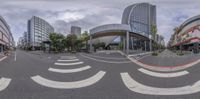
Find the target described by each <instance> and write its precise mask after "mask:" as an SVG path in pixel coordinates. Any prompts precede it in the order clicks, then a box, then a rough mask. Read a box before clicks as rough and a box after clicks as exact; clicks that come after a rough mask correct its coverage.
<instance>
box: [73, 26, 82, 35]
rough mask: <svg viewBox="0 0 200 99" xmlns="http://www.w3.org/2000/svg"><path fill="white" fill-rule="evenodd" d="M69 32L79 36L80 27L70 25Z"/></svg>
mask: <svg viewBox="0 0 200 99" xmlns="http://www.w3.org/2000/svg"><path fill="white" fill-rule="evenodd" d="M71 34H75V35H76V36H77V37H80V36H81V27H78V26H71Z"/></svg>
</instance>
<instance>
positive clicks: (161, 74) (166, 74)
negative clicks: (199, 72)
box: [138, 68, 189, 78]
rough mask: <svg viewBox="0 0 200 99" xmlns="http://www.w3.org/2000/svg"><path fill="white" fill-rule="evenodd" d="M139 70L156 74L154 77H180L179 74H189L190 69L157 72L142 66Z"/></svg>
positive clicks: (151, 74) (152, 74)
mask: <svg viewBox="0 0 200 99" xmlns="http://www.w3.org/2000/svg"><path fill="white" fill-rule="evenodd" d="M138 70H139V71H140V72H142V73H144V74H147V75H150V76H154V77H162V78H170V77H179V76H183V75H186V74H189V72H188V71H180V72H174V73H157V72H153V71H149V70H146V69H143V68H140V69H138Z"/></svg>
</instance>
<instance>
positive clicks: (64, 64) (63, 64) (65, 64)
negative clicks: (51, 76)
mask: <svg viewBox="0 0 200 99" xmlns="http://www.w3.org/2000/svg"><path fill="white" fill-rule="evenodd" d="M79 64H83V62H76V63H55V65H62V66H68V65H79Z"/></svg>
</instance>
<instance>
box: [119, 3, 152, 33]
mask: <svg viewBox="0 0 200 99" xmlns="http://www.w3.org/2000/svg"><path fill="white" fill-rule="evenodd" d="M122 24H128V25H130V27H131V30H132V32H134V33H139V34H141V35H143V36H146V37H149V35H151V29H152V26H156V6H155V5H151V4H149V3H137V4H133V5H130V6H128V7H126V8H125V10H124V13H123V15H122Z"/></svg>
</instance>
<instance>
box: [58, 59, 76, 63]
mask: <svg viewBox="0 0 200 99" xmlns="http://www.w3.org/2000/svg"><path fill="white" fill-rule="evenodd" d="M57 61H58V62H73V61H79V59H70V60H63V59H59V60H57Z"/></svg>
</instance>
